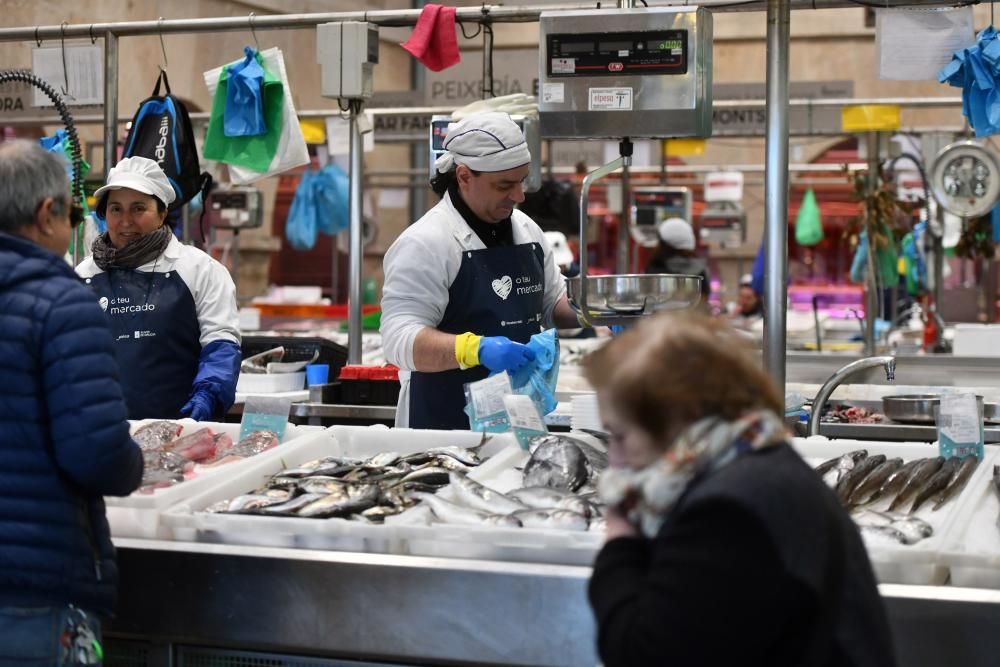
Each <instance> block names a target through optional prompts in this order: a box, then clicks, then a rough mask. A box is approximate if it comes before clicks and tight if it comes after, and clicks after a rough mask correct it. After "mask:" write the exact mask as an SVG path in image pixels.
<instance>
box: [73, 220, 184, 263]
mask: <svg viewBox="0 0 1000 667" xmlns="http://www.w3.org/2000/svg"><path fill="white" fill-rule="evenodd" d="M173 235H174V233H173V232H172V231H170V227H168V226H167V225H163V226H162V227H160V228H159V229H157V230H156V231H154V232H150V233H149V234H143V235H142V236H140V237H139V238H137V239H136V240H135V241H132V242H131V243H129V244H126V246H125V247H124V248H120V249H119V248H116V247H114V246H113V245H112V244H111V237H110V236H109V235H108V233H107V232H104V233H103V234H101V235H100V236H98V237H97V238H96V239H94V244H93V245H92V246H91V247H90V250H91V252H93V253H94V262H95V263H96V264H97V266H98V267H100V269H101V270H102V271H108V270H109V269H135V268H138V267H140V266H142V265H143V264H145V263H147V262H151V261H153V260H154V259H156V258H157V257H159V256H160V255H162V254H163V251H164V250H166V249H167V245H168V244H169V243H170V239H171V237H173Z"/></svg>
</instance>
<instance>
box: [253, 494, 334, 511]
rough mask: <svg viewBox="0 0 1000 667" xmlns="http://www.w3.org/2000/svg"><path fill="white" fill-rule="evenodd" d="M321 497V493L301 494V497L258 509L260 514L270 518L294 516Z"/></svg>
mask: <svg viewBox="0 0 1000 667" xmlns="http://www.w3.org/2000/svg"><path fill="white" fill-rule="evenodd" d="M322 497H323V494H322V493H303V494H302V495H300V496H296V497H294V498H292V499H291V500H289V501H287V502H284V503H279V504H277V505H267V506H266V507H262V508H261V509H260V513H261V514H268V515H272V516H296V513H297V512H298V511H299V510H300V509H302V508H303V507H305V506H306V505H308V504H309V503H312V502H315V501H317V500H319V499H320V498H322Z"/></svg>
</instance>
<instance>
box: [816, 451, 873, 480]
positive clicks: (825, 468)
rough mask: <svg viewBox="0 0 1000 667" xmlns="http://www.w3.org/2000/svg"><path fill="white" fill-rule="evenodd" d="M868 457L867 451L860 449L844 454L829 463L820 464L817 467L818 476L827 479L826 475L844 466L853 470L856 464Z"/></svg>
mask: <svg viewBox="0 0 1000 667" xmlns="http://www.w3.org/2000/svg"><path fill="white" fill-rule="evenodd" d="M866 456H868V450H867V449H859V450H856V451H853V452H848V453H847V454H843V455H841V456H838V457H836V458H832V459H830V460H829V461H824V462H823V463H820V464H819V465H818V466H816V474H817V475H819V476H820V477H825V476H826V473H828V472H830V471H831V470H833V469H834V468H843V467H844V466H846V468H845V469H846V470H850V469H851V468H853V467H854V464H855V463H857V462H858V461H860V460H861V459H863V458H865V457H866ZM847 461H850V463H847ZM839 478H840V476H839V475H838V479H839Z"/></svg>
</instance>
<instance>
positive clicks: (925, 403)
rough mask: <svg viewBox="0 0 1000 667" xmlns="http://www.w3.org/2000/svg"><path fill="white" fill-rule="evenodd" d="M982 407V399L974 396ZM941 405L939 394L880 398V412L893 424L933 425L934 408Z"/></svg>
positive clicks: (900, 395)
mask: <svg viewBox="0 0 1000 667" xmlns="http://www.w3.org/2000/svg"><path fill="white" fill-rule="evenodd" d="M976 402H978V403H979V405H980V406H982V405H983V397H982V396H976ZM939 405H941V396H940V395H939V394H899V395H896V396H883V397H882V412H884V413H885V416H886V417H888V418H889V419H891V420H892V421H894V422H904V423H913V424H933V423H934V408H936V407H938V406H939Z"/></svg>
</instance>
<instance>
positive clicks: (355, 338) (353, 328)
mask: <svg viewBox="0 0 1000 667" xmlns="http://www.w3.org/2000/svg"><path fill="white" fill-rule="evenodd" d="M356 104H357V108H356V109H355V110H354V111H353V112H352V113H351V122H350V132H351V173H350V201H351V204H350V216H351V226H350V237H349V238H348V241H349V243H350V265H349V267H348V270H347V271H348V275H347V317H348V323H347V363H349V364H360V363H361V274H362V269H363V268H364V267H363V266H362V263H363V259H364V258H363V257H362V255H361V241H362V238H361V237H362V232H363V230H362V213H363V210H362V206H363V203H362V199H361V181H362V180H363V178H364V173H363V170H364V159H363V158H364V146H363V145H362V143H361V128H360V127H358V115H359V114H361V113H362V111H361V104H360V103H356ZM336 245H337V244H336V243H334V251H336Z"/></svg>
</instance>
